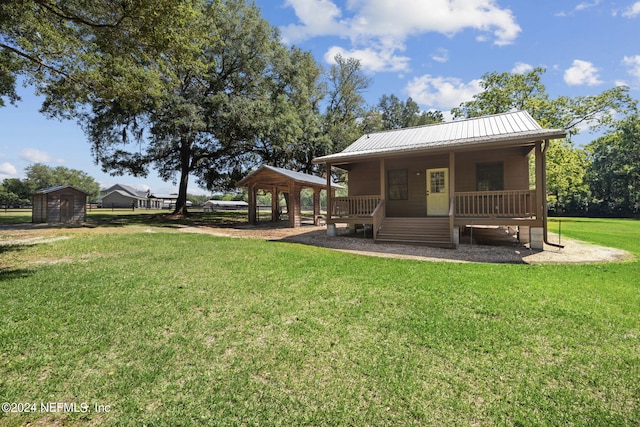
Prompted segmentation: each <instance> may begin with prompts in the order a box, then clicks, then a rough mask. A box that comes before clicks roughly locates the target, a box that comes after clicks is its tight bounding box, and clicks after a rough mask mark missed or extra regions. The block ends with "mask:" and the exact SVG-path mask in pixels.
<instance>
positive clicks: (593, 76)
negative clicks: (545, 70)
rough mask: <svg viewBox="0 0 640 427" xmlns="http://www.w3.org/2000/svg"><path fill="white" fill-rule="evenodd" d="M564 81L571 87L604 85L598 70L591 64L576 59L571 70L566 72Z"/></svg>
mask: <svg viewBox="0 0 640 427" xmlns="http://www.w3.org/2000/svg"><path fill="white" fill-rule="evenodd" d="M564 81H565V83H566V84H568V85H569V86H581V85H587V86H595V85H599V84H601V83H602V81H601V80H600V78H599V76H598V69H597V68H596V67H594V66H593V64H592V63H591V62H588V61H582V60H580V59H575V60H574V61H573V64H572V65H571V68H569V69H567V70H565V72H564Z"/></svg>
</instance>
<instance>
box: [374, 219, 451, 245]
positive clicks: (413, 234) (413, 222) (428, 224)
mask: <svg viewBox="0 0 640 427" xmlns="http://www.w3.org/2000/svg"><path fill="white" fill-rule="evenodd" d="M376 242H387V243H406V244H414V245H425V246H434V247H440V248H453V247H454V245H453V242H452V241H451V233H450V232H449V218H448V217H445V218H392V217H387V218H385V219H384V221H383V222H382V225H381V226H380V229H379V230H378V236H377V238H376Z"/></svg>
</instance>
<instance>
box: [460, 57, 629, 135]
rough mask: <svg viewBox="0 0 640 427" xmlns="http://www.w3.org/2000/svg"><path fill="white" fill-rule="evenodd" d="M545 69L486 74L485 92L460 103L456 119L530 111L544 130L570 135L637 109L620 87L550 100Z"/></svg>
mask: <svg viewBox="0 0 640 427" xmlns="http://www.w3.org/2000/svg"><path fill="white" fill-rule="evenodd" d="M544 73H545V69H544V68H541V67H538V68H535V69H533V70H532V71H529V72H528V73H524V74H518V73H497V72H492V73H486V74H484V75H483V76H482V80H481V82H480V86H481V87H482V88H483V89H484V90H483V91H482V92H480V93H479V94H477V95H474V97H473V100H472V101H469V102H464V103H462V104H460V106H459V107H457V108H453V109H452V110H451V112H452V113H453V116H454V117H456V118H457V117H466V118H471V117H479V116H484V115H488V114H499V113H506V112H508V111H511V110H526V111H527V112H529V114H531V116H532V117H533V118H534V119H536V120H537V121H538V122H539V123H540V124H541V125H542V126H543V127H549V128H561V129H565V130H567V132H568V133H569V135H575V134H577V133H578V132H579V131H580V129H579V125H585V124H586V125H587V126H588V128H589V129H590V130H599V129H602V128H607V127H611V126H615V123H616V117H617V116H618V115H620V114H622V115H626V114H629V113H631V112H633V111H635V109H636V101H634V100H633V99H632V98H631V97H630V96H629V88H628V87H626V86H618V87H615V88H612V89H609V90H606V91H604V92H602V93H601V94H598V95H592V96H580V97H575V98H569V97H566V96H562V97H559V98H557V99H555V100H552V99H549V95H547V93H546V88H545V86H544V85H543V84H542V75H543V74H544Z"/></svg>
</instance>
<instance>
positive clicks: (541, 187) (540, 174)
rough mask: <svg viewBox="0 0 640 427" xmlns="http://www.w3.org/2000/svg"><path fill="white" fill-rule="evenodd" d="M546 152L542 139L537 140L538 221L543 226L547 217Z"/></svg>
mask: <svg viewBox="0 0 640 427" xmlns="http://www.w3.org/2000/svg"><path fill="white" fill-rule="evenodd" d="M543 156H544V152H543V151H542V141H537V142H536V222H537V223H538V224H539V225H538V226H542V220H543V219H544V217H545V212H543V210H544V198H545V197H546V194H545V193H546V185H545V182H544V170H543V168H544V161H543Z"/></svg>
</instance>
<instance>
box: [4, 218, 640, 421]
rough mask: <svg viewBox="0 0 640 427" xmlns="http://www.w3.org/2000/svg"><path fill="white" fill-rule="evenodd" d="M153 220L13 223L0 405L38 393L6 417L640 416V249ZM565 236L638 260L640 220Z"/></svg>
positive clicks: (591, 224)
mask: <svg viewBox="0 0 640 427" xmlns="http://www.w3.org/2000/svg"><path fill="white" fill-rule="evenodd" d="M150 218H152V217H149V218H147V220H145V219H144V218H141V217H139V216H132V217H131V221H130V222H126V221H119V222H117V221H116V222H113V221H112V222H110V221H106V219H105V220H104V221H103V222H102V223H104V224H105V225H103V226H100V227H95V228H80V229H56V230H45V231H46V234H43V237H45V238H47V239H49V240H47V243H41V244H35V245H33V244H6V243H7V242H9V241H10V239H23V240H24V242H25V243H27V240H26V239H27V238H31V237H33V236H31V235H29V233H31V232H27V231H16V232H13V231H12V232H1V231H0V233H3V234H0V243H1V242H3V241H4V243H5V244H4V245H2V246H0V295H1V296H2V297H1V298H2V299H1V302H0V304H1V305H0V402H10V403H11V402H15V403H16V405H13V409H18V408H19V407H18V405H17V404H18V403H36V405H37V406H36V407H35V409H36V411H35V412H31V413H20V414H19V413H0V425H9V426H13V425H25V424H27V423H36V422H37V421H39V422H40V423H41V425H49V424H55V423H58V424H57V425H85V424H87V423H93V424H95V425H118V426H120V425H150V426H180V425H183V426H191V425H284V426H291V425H330V426H334V425H416V426H418V425H419V426H424V425H433V426H448V425H461V426H471V425H478V426H492V425H500V426H503V425H504V426H535V425H539V426H558V425H574V426H604V425H606V426H633V425H639V424H640V280H638V277H640V262H638V261H634V262H624V263H615V264H592V265H547V266H543V265H535V266H530V265H507V264H499V265H498V264H496V265H492V264H457V263H431V262H420V261H411V260H399V259H385V258H373V257H371V258H370V257H364V256H357V255H351V254H344V253H340V252H334V251H331V250H327V249H322V248H315V247H309V246H301V245H295V244H289V243H282V242H274V241H262V240H243V239H227V238H218V237H212V236H208V235H199V234H187V233H182V232H179V231H177V230H175V229H174V228H172V227H167V226H166V225H167V224H166V223H164V222H157V221H156V220H153V221H151V220H149V219H150ZM554 221H555V220H554ZM554 227H557V223H555V222H554V223H552V225H551V228H552V229H554ZM45 231H39V232H40V233H45ZM12 233H13V234H12ZM15 233H23V234H15ZM562 233H563V236H568V237H573V238H580V239H582V240H586V241H590V242H594V243H598V244H607V245H610V246H614V247H618V248H622V249H626V250H629V251H631V252H634V253H635V254H636V255H638V256H640V221H632V220H595V219H591V220H590V219H563V220H562ZM29 242H31V241H29ZM47 402H54V403H55V402H61V403H67V408H66V409H67V411H66V412H65V411H64V409H65V408H64V406H61V408H58V407H57V406H55V405H54V409H56V408H57V409H62V410H63V411H62V412H53V411H51V407H50V406H47V405H46V404H47ZM41 403H44V404H45V406H44V407H43V406H41ZM72 403H75V404H76V408H77V412H70V411H69V410H71V409H73V407H72V406H70V405H69V404H72ZM83 404H86V405H87V406H82V405H83ZM95 405H103V408H101V409H103V410H102V411H98V410H96V408H95ZM106 405H108V408H106ZM85 408H87V411H86V412H83V410H84V409H85ZM29 409H33V407H30V408H29ZM99 409H100V408H99ZM106 409H108V410H109V411H108V412H107V411H106Z"/></svg>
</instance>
